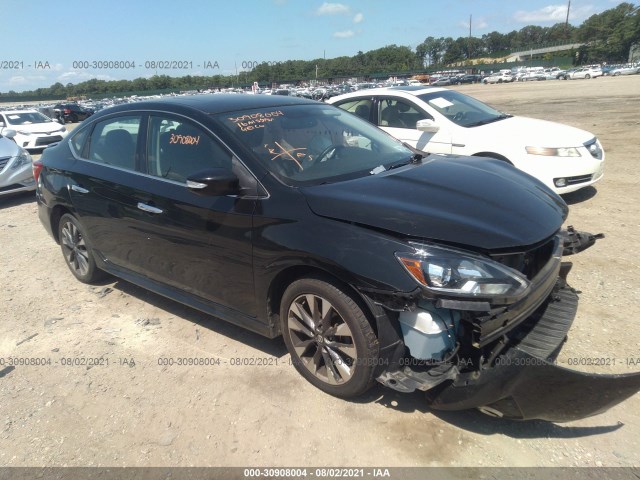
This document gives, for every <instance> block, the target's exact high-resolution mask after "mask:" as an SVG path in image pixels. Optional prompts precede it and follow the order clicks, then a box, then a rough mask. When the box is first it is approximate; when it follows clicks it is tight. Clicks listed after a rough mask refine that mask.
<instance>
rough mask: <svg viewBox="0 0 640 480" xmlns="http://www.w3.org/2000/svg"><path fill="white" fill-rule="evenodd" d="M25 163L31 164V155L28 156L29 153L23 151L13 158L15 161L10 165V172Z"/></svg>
mask: <svg viewBox="0 0 640 480" xmlns="http://www.w3.org/2000/svg"><path fill="white" fill-rule="evenodd" d="M27 163H31V155H29V152H27V151H26V150H23V151H22V152H21V153H20V155H18V156H16V157H15V160H14V161H13V163H12V164H11V170H16V169H18V168H20V167H21V166H22V165H25V164H27Z"/></svg>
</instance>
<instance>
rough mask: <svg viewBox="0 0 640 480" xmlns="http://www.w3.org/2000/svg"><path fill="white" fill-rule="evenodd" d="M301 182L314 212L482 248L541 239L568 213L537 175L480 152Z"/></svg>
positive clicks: (503, 246)
mask: <svg viewBox="0 0 640 480" xmlns="http://www.w3.org/2000/svg"><path fill="white" fill-rule="evenodd" d="M300 190H301V192H302V193H303V194H304V195H305V197H306V199H307V202H308V203H309V207H310V208H311V210H312V211H313V212H314V213H315V214H317V215H321V216H324V217H329V218H334V219H337V220H343V221H348V222H355V223H358V224H361V225H366V226H370V227H374V228H380V229H384V230H388V231H392V232H396V233H399V234H401V235H405V236H410V237H415V238H419V239H425V240H436V241H442V242H446V243H454V244H459V245H467V246H472V247H475V248H478V249H485V250H493V249H501V248H509V247H519V246H527V245H532V244H535V243H537V242H539V241H541V240H544V239H546V238H548V237H549V236H551V235H552V234H553V233H555V232H556V231H557V230H558V229H559V228H560V226H561V225H562V223H563V221H564V219H565V218H566V216H567V213H568V207H567V205H566V204H565V203H564V201H563V200H562V199H561V198H560V197H559V196H558V195H556V194H555V193H554V192H552V191H551V190H550V189H548V188H547V187H546V186H545V185H543V184H542V183H541V182H539V181H538V180H535V179H534V178H532V177H530V176H529V175H527V174H525V173H523V172H521V171H519V170H517V169H516V168H514V167H512V166H511V165H508V164H506V163H505V162H501V161H499V160H489V159H480V158H476V157H457V156H456V157H453V156H448V157H443V156H439V155H431V156H429V157H428V158H427V159H425V160H423V162H422V164H419V165H415V166H413V165H412V166H407V167H402V168H398V169H395V170H389V171H387V172H383V173H380V174H377V175H370V176H366V177H361V178H358V179H355V180H348V181H344V182H338V183H332V184H325V185H315V186H311V187H301V188H300Z"/></svg>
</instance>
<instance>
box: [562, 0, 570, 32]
mask: <svg viewBox="0 0 640 480" xmlns="http://www.w3.org/2000/svg"><path fill="white" fill-rule="evenodd" d="M570 10H571V0H569V5H567V19H566V20H565V21H564V35H565V37H566V36H567V33H568V32H569V11H570Z"/></svg>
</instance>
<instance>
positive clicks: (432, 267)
mask: <svg viewBox="0 0 640 480" xmlns="http://www.w3.org/2000/svg"><path fill="white" fill-rule="evenodd" d="M411 246H412V247H414V248H415V250H414V251H413V252H399V253H396V257H397V258H398V260H399V261H400V263H402V265H403V266H404V268H405V269H406V270H407V271H408V272H409V273H410V274H411V276H412V277H413V278H414V279H415V280H416V281H417V282H418V283H420V284H421V285H422V286H423V287H426V288H427V289H429V290H431V291H433V292H436V293H445V294H449V295H456V296H462V297H473V298H484V297H504V296H507V297H519V296H520V295H522V293H523V292H524V291H525V290H526V289H527V287H528V286H529V281H528V280H527V279H526V278H525V277H524V276H523V275H522V274H521V273H520V272H518V271H516V270H514V269H512V268H509V267H506V266H504V265H502V264H500V263H497V262H495V261H493V260H490V259H488V258H485V257H481V256H478V255H474V254H473V253H470V252H463V251H459V250H454V249H449V248H444V247H439V246H433V245H418V244H411Z"/></svg>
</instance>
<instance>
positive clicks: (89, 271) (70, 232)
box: [58, 213, 106, 283]
mask: <svg viewBox="0 0 640 480" xmlns="http://www.w3.org/2000/svg"><path fill="white" fill-rule="evenodd" d="M58 238H59V239H60V248H61V249H62V256H63V257H64V260H65V262H66V264H67V267H69V270H71V273H73V276H74V277H76V278H77V279H78V280H80V281H81V282H82V283H93V282H95V281H97V280H100V279H101V278H104V277H105V276H106V273H105V272H103V271H102V270H100V269H99V268H98V267H97V265H96V261H95V258H94V255H93V251H92V250H91V247H90V246H89V245H87V243H86V235H85V233H84V228H83V227H82V225H80V222H78V220H77V219H76V217H74V216H73V215H70V214H68V213H66V214H64V215H63V216H62V218H60V223H59V224H58Z"/></svg>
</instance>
